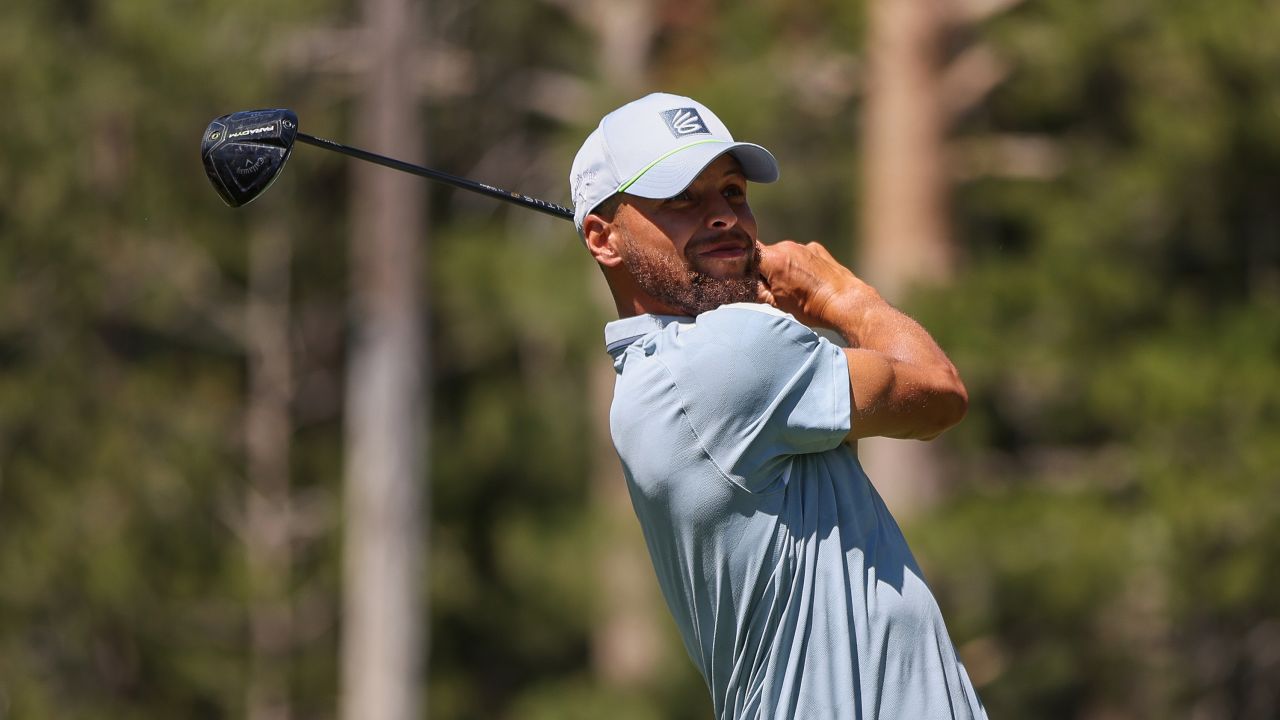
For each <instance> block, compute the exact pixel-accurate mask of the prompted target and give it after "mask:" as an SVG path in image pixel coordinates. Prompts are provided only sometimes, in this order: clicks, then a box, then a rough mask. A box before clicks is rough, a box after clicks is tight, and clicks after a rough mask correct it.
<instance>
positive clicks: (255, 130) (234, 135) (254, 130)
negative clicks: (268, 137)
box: [227, 124, 276, 140]
mask: <svg viewBox="0 0 1280 720" xmlns="http://www.w3.org/2000/svg"><path fill="white" fill-rule="evenodd" d="M275 129H276V126H275V125H274V124H271V125H263V126H262V127H256V128H251V129H249V130H241V131H240V132H233V133H231V134H230V135H228V136H227V139H228V140H230V139H232V138H238V137H244V136H245V135H257V134H259V133H264V132H271V131H272V130H275Z"/></svg>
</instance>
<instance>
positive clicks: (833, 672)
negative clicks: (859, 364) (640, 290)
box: [605, 304, 986, 720]
mask: <svg viewBox="0 0 1280 720" xmlns="http://www.w3.org/2000/svg"><path fill="white" fill-rule="evenodd" d="M605 341H606V343H607V347H608V350H609V353H610V354H611V355H612V356H613V358H614V367H615V368H616V369H617V372H618V377H617V382H616V385H615V388H614V398H613V406H612V409H611V410H610V414H609V423H610V429H611V432H612V435H613V442H614V446H615V447H616V448H617V450H618V455H619V456H620V457H621V459H622V467H623V470H624V472H625V475H626V479H627V485H628V488H629V489H630V492H631V500H632V503H633V505H634V507H635V512H636V516H637V517H638V518H639V520H640V524H641V527H642V528H643V530H644V537H645V541H646V543H647V544H648V546H649V553H650V556H651V558H652V560H653V565H654V569H655V571H656V572H657V576H658V584H659V585H660V586H661V588H662V593H663V596H664V597H665V598H666V601H667V605H668V607H669V608H670V610H671V613H672V615H673V616H674V617H675V621H676V624H677V625H678V626H679V629H680V634H681V635H682V636H683V637H684V643H685V647H686V649H687V650H688V651H689V655H690V657H692V659H693V662H694V664H695V665H697V667H698V670H699V671H701V673H702V675H703V677H704V678H705V679H706V682H707V686H708V688H709V689H710V690H711V695H712V701H713V703H714V705H715V712H716V717H717V718H722V719H727V718H734V719H741V718H753V719H754V718H770V719H773V718H787V719H791V718H815V719H823V718H838V719H841V720H846V719H850V718H864V719H867V720H870V719H872V718H902V719H904V720H927V719H929V718H985V717H986V713H985V712H984V711H983V708H982V705H981V702H980V701H979V700H978V697H977V694H976V693H975V692H974V690H973V686H972V684H971V683H970V682H969V677H968V674H967V673H966V672H965V669H964V666H963V665H961V663H960V661H959V659H958V658H957V656H956V652H955V649H954V648H953V646H952V644H951V639H950V638H949V637H948V635H947V629H946V627H945V626H944V624H943V621H942V615H941V613H940V612H939V610H938V605H937V603H936V602H935V601H934V598H933V595H932V593H930V591H929V588H928V586H927V585H926V584H925V582H924V579H923V578H922V576H921V573H920V568H919V567H918V566H917V565H916V562H915V559H914V558H913V557H912V555H911V551H910V550H909V549H908V548H907V543H906V540H905V539H904V538H903V536H902V532H901V531H900V530H899V529H898V525H897V523H896V522H894V520H893V518H892V517H891V516H890V515H889V511H888V510H887V509H886V508H885V505H884V502H883V501H882V500H881V499H880V496H879V495H878V494H877V493H876V491H875V489H874V488H873V487H872V486H871V483H870V482H869V481H868V480H867V476H866V474H864V473H863V471H862V467H861V465H859V463H858V458H857V455H856V453H855V452H854V451H853V449H852V448H851V447H850V446H849V445H847V444H845V443H844V442H843V440H844V438H845V436H846V435H847V434H848V432H849V418H850V408H849V371H848V363H847V360H846V357H845V354H844V353H843V352H842V351H841V350H840V348H838V347H836V346H834V345H832V344H831V343H829V342H827V340H826V339H824V338H822V337H819V336H818V335H816V334H814V332H813V331H811V330H810V329H809V328H807V327H805V326H804V325H802V324H800V323H798V322H796V321H795V320H794V319H792V318H791V316H790V315H786V314H784V313H781V312H779V311H777V310H775V309H773V308H771V307H769V306H767V305H755V304H733V305H726V306H723V307H721V308H718V309H716V310H712V311H710V312H707V313H703V314H702V315H699V316H698V317H697V318H696V319H694V318H688V317H668V316H656V315H641V316H637V317H631V318H625V319H622V320H617V321H615V322H611V323H609V324H608V326H607V327H606V328H605Z"/></svg>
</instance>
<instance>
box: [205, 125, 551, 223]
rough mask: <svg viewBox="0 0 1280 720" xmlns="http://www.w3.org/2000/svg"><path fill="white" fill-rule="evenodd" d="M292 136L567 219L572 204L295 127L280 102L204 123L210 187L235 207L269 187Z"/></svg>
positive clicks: (295, 138)
mask: <svg viewBox="0 0 1280 720" xmlns="http://www.w3.org/2000/svg"><path fill="white" fill-rule="evenodd" d="M295 140H301V141H302V142H304V143H307V144H308V145H315V146H316V147H320V148H324V149H326V150H333V151H335V152H340V153H342V154H343V155H350V156H351V157H354V158H359V159H361V160H366V161H368V162H371V163H376V164H378V165H382V166H385V167H389V168H391V169H393V170H400V171H402V172H407V173H410V174H413V175H418V176H420V177H424V178H427V179H429V180H435V181H437V182H442V183H446V184H448V185H452V186H454V187H457V188H462V189H463V190H470V191H471V192H476V193H480V194H481V195H488V196H489V197H493V198H497V199H499V200H505V201H507V202H509V203H515V204H516V205H520V206H522V207H527V208H530V209H532V210H537V211H539V212H543V213H546V214H548V215H552V216H555V217H558V218H562V219H565V220H572V219H573V210H571V209H569V208H566V207H562V206H560V205H555V204H553V203H549V202H547V201H546V200H539V199H538V198H532V197H529V196H527V195H521V194H520V193H516V192H511V191H509V190H503V189H501V188H496V187H493V186H492V185H485V184H484V183H480V182H476V181H474V180H468V179H466V178H462V177H457V176H456V175H450V174H448V173H443V172H440V171H439V170H432V169H431V168H426V167H422V166H421V165H414V164H413V163H408V162H405V161H403V160H396V159H395V158H389V157H386V156H385V155H378V154H377V153H371V152H369V151H368V150H361V149H360V148H354V147H351V146H349V145H343V144H341V143H336V142H334V141H332V140H326V139H324V138H319V137H315V136H313V135H308V134H306V133H304V132H299V131H298V116H297V114H295V113H294V112H293V111H292V110H286V109H284V108H276V109H271V110H243V111H241V112H236V113H231V114H230V115H223V116H221V117H219V118H216V119H215V120H214V121H213V122H211V123H209V127H207V128H205V131H204V138H203V139H202V141H201V143H200V158H201V160H203V161H204V171H205V173H206V174H207V175H208V176H209V181H210V182H211V183H213V189H214V190H217V191H218V195H220V196H221V197H222V199H223V201H225V202H226V203H227V204H228V205H230V206H231V207H240V206H241V205H245V204H248V203H250V202H253V201H254V200H255V199H257V197H258V196H259V195H261V194H262V193H264V192H266V191H267V188H269V187H271V183H273V182H275V179H276V176H277V175H279V174H280V171H281V170H282V169H284V164H285V161H287V160H288V159H289V154H290V152H292V150H293V143H294V141H295Z"/></svg>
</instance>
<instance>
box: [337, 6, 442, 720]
mask: <svg viewBox="0 0 1280 720" xmlns="http://www.w3.org/2000/svg"><path fill="white" fill-rule="evenodd" d="M410 2H411V0H363V2H362V3H361V6H362V12H363V17H364V24H365V31H366V33H367V35H366V38H365V40H366V42H365V43H364V51H365V52H367V53H368V56H367V65H366V67H367V75H366V76H365V77H364V78H363V82H362V85H361V86H362V88H363V96H362V97H360V98H359V100H358V103H357V108H356V112H357V116H356V135H357V140H358V142H359V144H361V145H362V146H364V147H368V148H370V149H373V150H375V151H377V152H381V153H385V154H388V155H392V156H395V157H398V158H403V159H406V160H410V161H415V160H419V159H420V158H421V156H422V154H423V139H422V136H423V131H422V127H421V123H420V119H419V112H418V109H417V104H418V99H419V98H418V95H417V94H416V93H415V92H414V90H413V88H414V83H412V82H411V78H410V77H409V74H410V70H411V68H412V65H413V63H412V59H413V54H412V52H411V50H412V42H413V37H414V35H413V33H414V28H415V27H416V25H417V21H418V20H419V19H420V18H421V17H422V16H421V15H419V14H417V13H416V12H414V11H415V10H418V9H420V8H418V7H411V5H410ZM352 168H353V172H354V173H355V176H354V180H355V182H354V185H353V193H354V196H353V226H352V238H351V243H352V278H351V281H352V294H353V298H352V302H353V311H354V312H353V323H354V326H353V328H352V333H353V334H352V346H351V350H350V358H349V367H348V381H347V382H348V384H347V402H346V413H347V415H346V417H347V426H346V427H347V429H346V453H345V458H346V501H345V518H346V530H345V536H344V542H345V547H344V584H345V591H344V601H345V605H344V613H343V637H342V640H343V647H342V653H343V658H342V684H343V687H342V716H343V717H344V718H347V720H409V719H410V718H419V717H421V716H422V710H421V708H422V695H423V693H422V678H423V676H424V665H425V658H424V651H423V648H424V646H425V641H424V638H423V635H424V622H423V620H422V618H423V617H424V616H425V615H426V598H425V597H424V594H423V593H422V592H420V589H421V578H422V576H423V575H422V573H423V565H424V558H425V552H424V547H423V545H424V542H425V541H424V538H425V536H426V522H425V520H424V517H425V516H426V508H425V507H424V505H425V504H426V501H425V496H426V492H425V490H424V488H425V487H426V472H425V468H426V467H427V463H426V455H427V448H426V446H425V409H424V408H425V407H427V406H428V401H427V389H426V384H425V383H424V378H427V377H430V373H429V372H428V370H427V369H426V363H425V360H426V357H427V354H426V352H425V351H424V343H425V339H424V337H423V325H424V317H426V313H425V308H424V299H423V293H422V292H421V288H420V287H419V277H420V275H421V273H422V272H423V262H422V258H423V253H421V252H420V250H419V244H420V243H422V242H423V238H424V236H425V232H424V231H425V218H424V214H425V213H424V202H425V194H424V193H423V188H422V183H421V182H420V181H418V180H416V179H415V178H413V177H411V176H408V175H405V174H403V173H397V172H392V171H390V170H387V169H384V168H379V167H376V166H374V165H371V164H369V163H353V164H352Z"/></svg>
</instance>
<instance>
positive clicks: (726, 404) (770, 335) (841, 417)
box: [662, 304, 850, 490]
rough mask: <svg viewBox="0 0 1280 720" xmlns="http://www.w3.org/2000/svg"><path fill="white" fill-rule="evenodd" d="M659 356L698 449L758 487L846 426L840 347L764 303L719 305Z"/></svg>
mask: <svg viewBox="0 0 1280 720" xmlns="http://www.w3.org/2000/svg"><path fill="white" fill-rule="evenodd" d="M671 350H672V351H670V352H667V353H664V354H663V357H662V360H663V362H664V364H666V366H667V367H668V369H669V370H670V372H671V374H672V376H673V377H674V380H675V384H676V386H677V392H678V393H679V395H680V397H681V400H682V403H683V405H684V410H685V414H686V416H687V418H688V421H689V423H690V425H691V426H692V430H693V432H694V433H695V435H697V437H698V440H699V442H700V443H701V444H702V446H703V448H704V450H705V451H706V452H707V453H708V455H710V457H711V459H712V460H713V461H714V462H715V463H716V464H717V465H718V466H719V467H720V469H721V470H722V471H723V472H724V473H726V474H727V475H729V476H730V479H732V480H734V481H735V482H738V483H740V484H742V485H743V486H744V487H746V488H748V489H751V490H760V489H764V488H765V487H766V486H767V485H768V484H769V483H770V482H771V481H772V478H771V477H769V476H770V470H771V468H772V467H774V466H775V465H776V462H777V461H778V460H780V459H785V458H786V457H787V456H790V455H795V454H801V453H813V452H821V451H824V450H830V449H832V448H835V447H837V446H839V445H840V443H841V442H842V441H843V440H844V438H845V437H846V436H847V435H848V433H849V423H850V408H849V370H848V360H847V359H846V357H845V354H844V352H843V351H842V350H841V349H840V348H839V347H836V346H835V345H833V344H832V343H830V342H829V341H827V340H826V339H825V338H823V337H821V336H819V335H818V334H816V333H814V332H813V331H812V330H810V329H809V328H808V327H806V326H804V325H802V324H801V323H799V322H797V321H796V320H795V319H794V318H792V317H791V316H790V315H787V314H785V313H782V312H779V311H777V310H775V309H774V308H772V307H770V306H767V305H749V304H734V305H726V306H724V307H721V308H718V309H716V310H713V311H711V312H708V313H704V314H702V315H700V316H698V318H697V322H696V323H695V324H694V325H692V326H688V327H687V328H685V329H682V332H681V333H680V337H679V338H678V340H677V342H675V343H673V346H672V348H671Z"/></svg>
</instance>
